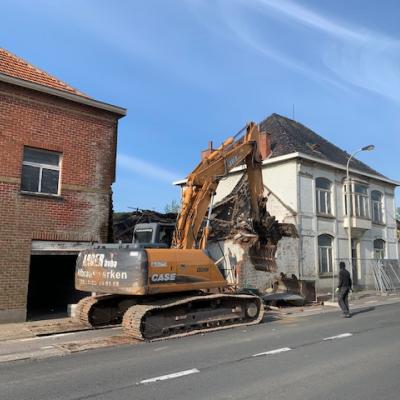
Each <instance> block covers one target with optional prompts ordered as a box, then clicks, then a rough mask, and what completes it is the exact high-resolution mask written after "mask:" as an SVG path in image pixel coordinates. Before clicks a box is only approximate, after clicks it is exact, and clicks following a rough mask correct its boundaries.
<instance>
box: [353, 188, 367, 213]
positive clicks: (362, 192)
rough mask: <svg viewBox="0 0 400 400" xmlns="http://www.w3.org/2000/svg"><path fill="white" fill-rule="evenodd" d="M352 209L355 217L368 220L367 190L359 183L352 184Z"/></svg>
mask: <svg viewBox="0 0 400 400" xmlns="http://www.w3.org/2000/svg"><path fill="white" fill-rule="evenodd" d="M353 200H354V208H355V210H356V216H357V217H361V218H369V207H368V188H367V186H365V185H362V184H360V183H355V184H354V199H353Z"/></svg>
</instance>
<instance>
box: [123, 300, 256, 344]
mask: <svg viewBox="0 0 400 400" xmlns="http://www.w3.org/2000/svg"><path fill="white" fill-rule="evenodd" d="M263 315H264V308H263V304H262V300H261V299H260V298H259V297H257V296H253V295H247V294H236V295H235V294H211V295H203V296H192V297H186V298H181V299H179V300H176V301H169V302H168V301H164V302H161V303H159V304H155V303H152V304H139V305H134V306H132V307H130V308H128V310H127V311H126V312H125V314H124V317H123V320H122V327H123V329H124V333H125V334H126V335H129V336H131V337H134V338H136V339H139V340H150V341H155V340H162V339H165V338H174V337H183V336H189V335H193V334H196V333H202V332H210V331H217V330H221V329H227V328H233V327H238V326H248V325H254V324H258V323H259V322H260V321H261V320H262V318H263Z"/></svg>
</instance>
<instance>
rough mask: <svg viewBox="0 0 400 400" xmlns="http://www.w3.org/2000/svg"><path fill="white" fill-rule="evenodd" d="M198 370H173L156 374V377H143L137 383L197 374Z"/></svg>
mask: <svg viewBox="0 0 400 400" xmlns="http://www.w3.org/2000/svg"><path fill="white" fill-rule="evenodd" d="M198 372H200V371H199V370H198V369H197V368H193V369H188V370H186V371H180V372H175V373H174V374H169V375H162V376H157V377H156V378H150V379H144V380H143V381H140V382H139V384H144V383H154V382H158V381H166V380H167V379H175V378H179V377H181V376H186V375H190V374H197V373H198Z"/></svg>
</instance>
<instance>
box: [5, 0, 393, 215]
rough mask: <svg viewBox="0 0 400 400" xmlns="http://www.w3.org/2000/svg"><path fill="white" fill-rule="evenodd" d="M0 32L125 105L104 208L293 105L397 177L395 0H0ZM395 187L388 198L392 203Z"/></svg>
mask: <svg viewBox="0 0 400 400" xmlns="http://www.w3.org/2000/svg"><path fill="white" fill-rule="evenodd" d="M0 5H1V10H2V23H1V26H0V46H2V47H4V48H6V49H8V50H9V51H11V52H13V53H15V54H17V55H19V56H21V57H22V58H25V59H26V60H28V61H29V62H31V63H32V64H34V65H36V66H38V67H39V68H42V69H44V70H46V71H47V72H49V73H51V74H52V75H55V76H57V77H58V78H59V79H61V80H63V81H65V82H67V83H69V84H70V85H71V86H74V87H75V88H77V89H79V90H80V91H82V92H84V93H87V94H88V95H90V96H91V97H93V98H95V99H98V100H102V101H105V102H108V103H112V104H116V105H119V106H122V107H126V108H127V109H128V116H127V117H125V118H124V119H122V120H121V121H120V125H119V141H118V164H117V181H116V183H115V185H114V208H115V209H116V210H118V211H123V210H128V209H129V207H133V208H136V207H139V208H147V209H155V210H159V211H163V210H164V207H165V205H166V204H169V203H171V201H172V200H179V196H180V192H179V189H177V188H176V187H173V186H172V184H171V182H172V181H173V180H175V179H179V178H183V177H185V176H186V175H187V174H188V173H189V172H190V171H191V170H192V169H193V168H194V166H195V165H196V164H197V162H198V160H199V154H200V150H202V149H204V148H206V147H207V143H208V141H209V140H213V142H214V144H215V145H218V144H219V143H220V142H222V141H223V140H224V139H225V138H226V137H228V136H229V135H231V134H232V133H236V132H237V131H238V130H239V129H240V128H242V127H243V126H244V125H245V123H246V122H248V121H250V120H254V121H257V122H258V121H261V120H263V119H264V118H266V117H267V116H268V115H270V114H271V113H273V112H276V113H279V114H282V115H285V116H288V117H290V118H291V117H292V109H293V105H294V109H295V119H296V120H297V121H299V122H301V123H302V124H304V125H306V126H307V127H309V128H311V129H313V130H314V131H315V132H317V133H319V134H320V135H322V136H324V137H325V138H326V139H328V140H330V141H331V142H333V143H335V144H336V145H337V146H339V147H341V148H342V149H344V150H347V151H349V152H352V151H354V150H356V149H358V148H360V147H362V146H364V145H366V144H369V143H373V144H375V146H376V150H375V151H373V152H368V153H362V154H360V156H359V158H360V159H361V160H362V161H364V162H366V163H367V164H369V165H370V166H371V167H373V168H374V169H376V170H378V171H380V172H381V173H383V174H384V175H386V176H388V177H389V178H391V179H394V180H400V168H399V156H400V132H399V128H400V113H399V106H400V27H399V23H398V20H399V15H400V5H399V3H398V1H390V0H386V1H384V2H382V1H377V0H376V1H375V0H369V1H365V0H347V1H345V0H342V1H330V0H318V1H317V0H309V1H287V0H279V1H278V0H143V1H138V0H137V1H129V0H119V1H113V2H112V1H105V0H85V1H78V0H68V1H67V0H57V1H55V0H53V1H50V0H35V1H30V0H25V1H22V0H0ZM399 198H400V192H399V190H397V204H398V205H400V200H399Z"/></svg>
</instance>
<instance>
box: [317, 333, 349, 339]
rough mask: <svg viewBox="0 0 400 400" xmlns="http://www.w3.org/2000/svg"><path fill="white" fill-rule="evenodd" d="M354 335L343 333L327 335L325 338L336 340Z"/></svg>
mask: <svg viewBox="0 0 400 400" xmlns="http://www.w3.org/2000/svg"><path fill="white" fill-rule="evenodd" d="M349 336H353V334H352V333H341V334H340V335H336V336H330V337H326V338H324V339H323V340H335V339H342V338H345V337H349Z"/></svg>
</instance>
